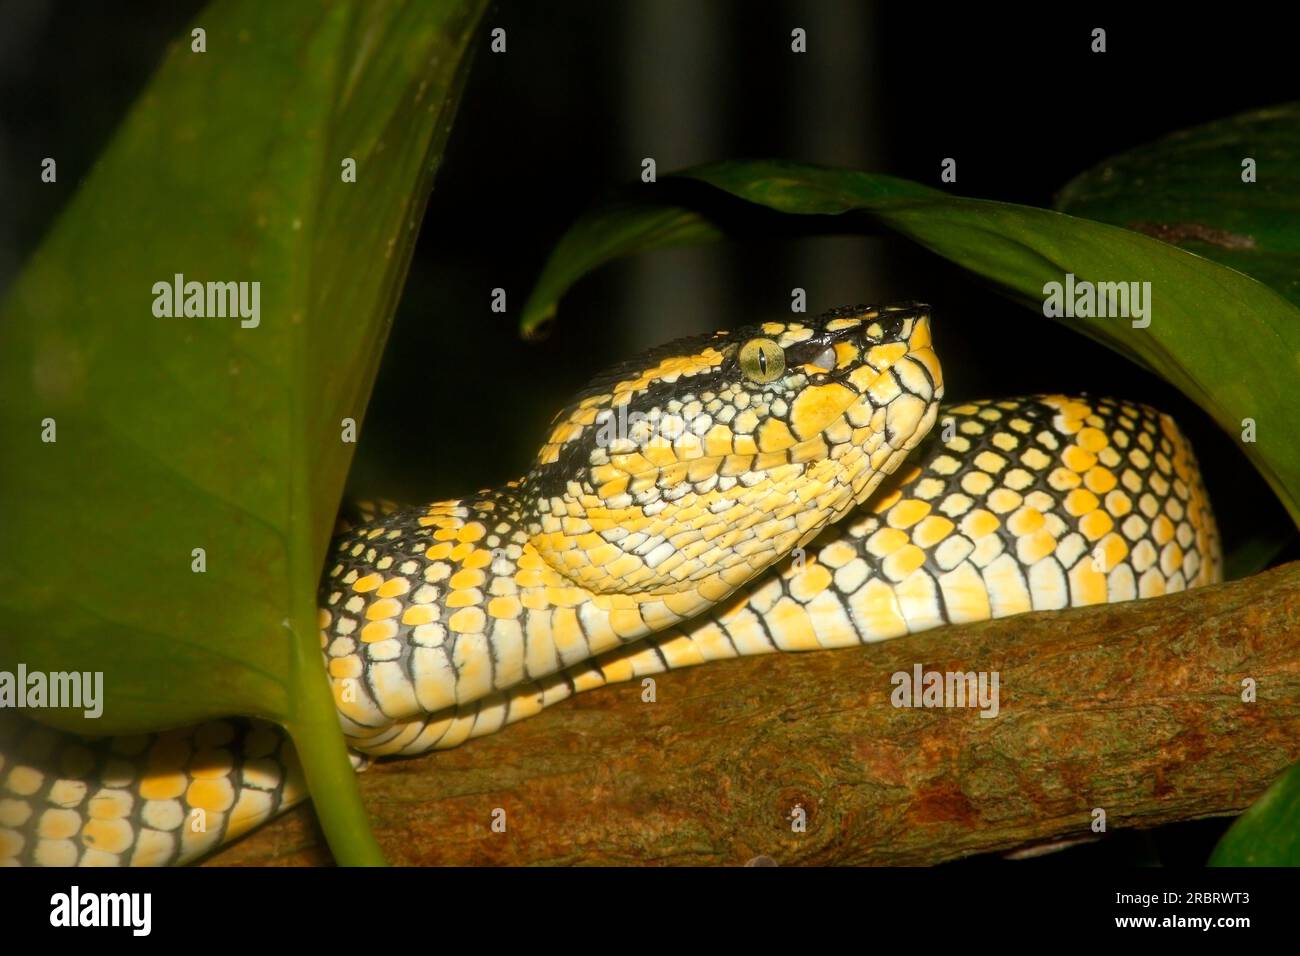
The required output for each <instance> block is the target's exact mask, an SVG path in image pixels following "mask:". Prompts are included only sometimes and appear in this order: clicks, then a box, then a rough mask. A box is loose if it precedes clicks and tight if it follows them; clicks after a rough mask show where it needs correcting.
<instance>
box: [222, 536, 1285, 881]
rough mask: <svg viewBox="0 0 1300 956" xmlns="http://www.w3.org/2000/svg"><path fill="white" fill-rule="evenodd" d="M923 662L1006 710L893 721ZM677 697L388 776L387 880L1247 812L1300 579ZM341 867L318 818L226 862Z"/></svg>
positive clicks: (1008, 625)
mask: <svg viewBox="0 0 1300 956" xmlns="http://www.w3.org/2000/svg"><path fill="white" fill-rule="evenodd" d="M915 664H921V665H922V666H923V668H924V669H925V670H937V671H972V670H973V671H997V672H999V677H1000V694H1001V700H1000V713H999V715H998V716H997V717H996V718H993V719H986V718H981V717H980V716H979V714H978V712H977V710H974V709H954V708H939V709H908V708H895V707H894V706H892V705H891V703H890V699H891V694H892V693H893V691H894V686H893V684H892V683H891V675H893V674H894V673H896V672H899V671H905V672H908V673H911V672H912V669H913V665H915ZM1247 677H1249V678H1253V679H1254V680H1255V682H1256V685H1257V688H1258V701H1257V702H1255V703H1245V702H1243V701H1242V681H1243V679H1244V678H1247ZM656 682H657V702H655V703H643V702H642V700H641V694H642V689H641V686H640V685H639V684H636V683H632V684H623V685H617V686H614V687H610V688H605V689H602V690H598V691H594V692H591V693H589V694H581V695H579V696H578V697H577V698H576V699H574V700H570V701H566V702H565V703H562V704H559V705H557V706H556V707H554V708H552V709H550V710H549V711H547V712H545V713H543V714H541V715H540V716H538V717H535V718H533V719H530V720H527V721H524V722H522V723H520V724H517V725H514V726H511V727H508V728H506V729H504V730H503V731H502V732H501V733H499V734H496V735H494V736H492V737H488V738H484V739H482V740H476V741H472V742H470V743H469V744H467V745H465V746H464V747H461V748H459V749H457V750H452V751H446V752H443V753H437V754H432V755H429V756H425V757H420V758H415V759H411V760H402V761H393V762H387V763H384V764H382V765H380V766H377V767H374V768H372V769H371V770H369V771H367V772H366V773H365V774H364V775H363V776H362V790H363V792H364V795H365V798H366V804H367V807H368V808H369V810H370V812H371V814H372V817H373V820H374V826H375V831H376V835H377V836H378V839H379V842H380V844H381V845H382V847H383V849H384V852H385V853H386V854H387V856H388V858H389V860H390V861H391V862H393V863H402V864H417V865H418V864H456V865H473V864H529V863H548V864H569V863H595V864H631V863H646V862H651V863H672V864H723V865H735V864H742V863H745V862H747V861H749V860H751V859H753V858H755V857H758V856H760V855H761V856H767V857H771V858H772V859H773V860H775V861H776V862H777V863H779V864H782V865H786V864H795V863H812V864H864V863H888V864H924V863H937V862H940V861H943V860H949V859H953V858H956V857H961V856H965V855H969V854H973V853H983V852H989V851H1004V850H1010V849H1014V848H1023V847H1026V846H1032V845H1035V844H1040V843H1044V842H1048V841H1057V840H1068V839H1073V838H1086V837H1090V836H1092V835H1093V834H1092V832H1091V830H1090V825H1091V823H1092V819H1093V810H1094V808H1101V809H1104V810H1105V811H1106V824H1107V829H1108V830H1109V831H1112V832H1113V831H1115V830H1117V829H1119V828H1121V827H1138V828H1141V827H1152V826H1156V825H1158V824H1162V823H1167V822H1171V821H1175V820H1188V819H1193V818H1198V817H1208V816H1216V815H1223V814H1232V813H1237V812H1239V811H1241V810H1242V809H1244V808H1245V807H1246V806H1248V805H1249V804H1250V802H1251V801H1252V800H1253V799H1254V798H1255V797H1256V796H1258V795H1259V794H1260V793H1261V792H1262V791H1263V790H1264V788H1265V787H1266V786H1267V785H1268V784H1269V783H1270V782H1271V781H1272V780H1273V779H1275V778H1276V777H1277V776H1278V775H1279V774H1280V773H1281V772H1282V771H1283V770H1284V769H1285V768H1286V767H1287V766H1288V765H1289V764H1290V763H1292V762H1293V761H1295V760H1296V759H1297V758H1298V757H1300V562H1298V563H1294V564H1290V565H1287V566H1285V567H1282V568H1278V569H1276V570H1273V571H1270V572H1266V573H1264V574H1260V575H1257V576H1255V577H1252V578H1248V579H1245V580H1242V581H1237V582H1233V583H1230V584H1226V585H1220V586H1217V587H1213V588H1204V589H1200V590H1197V591H1192V592H1189V593H1186V594H1180V595H1175V596H1171V597H1168V598H1161V599H1156V600H1151V601H1141V602H1137V603H1131V604H1122V605H1107V606H1100V607H1093V608H1082V609H1078V610H1072V611H1065V612H1052V613H1043V614H1032V615H1024V616H1019V617H1014V618H1008V619H1003V620H1000V621H988V622H983V623H980V624H975V625H971V626H967V627H962V628H949V629H945V630H943V631H932V632H928V633H925V634H919V635H915V636H913V637H908V638H902V639H899V640H894V641H888V642H885V643H881V644H875V645H871V646H869V647H865V648H851V649H848V650H842V651H828V652H818V653H812V654H773V655H771V656H767V657H760V658H749V659H743V660H737V661H729V662H722V663H717V664H709V665H707V666H704V667H696V668H691V669H688V670H684V671H677V672H673V673H669V674H663V675H660V676H659V677H657V678H656ZM796 804H797V805H801V806H802V808H803V809H804V810H805V811H806V813H807V830H806V832H804V833H795V832H792V830H791V820H790V813H791V810H792V809H793V808H794V807H795V806H796ZM496 808H503V809H504V810H505V811H506V823H507V829H506V832H504V833H496V832H493V830H492V828H491V823H492V814H493V811H494V809H496ZM328 860H329V857H328V852H327V851H326V850H325V849H324V844H323V841H322V840H321V838H320V837H319V835H318V832H317V831H316V829H315V825H314V822H313V818H312V816H311V811H310V809H309V808H299V809H298V810H296V811H294V812H292V813H290V814H288V815H286V816H285V817H284V818H282V819H280V820H278V821H276V822H275V823H273V824H271V825H269V826H267V827H264V828H263V829H262V830H260V831H257V832H255V833H253V834H252V835H250V836H249V837H247V838H246V839H244V840H243V841H241V842H239V843H237V844H235V845H234V846H232V847H230V848H228V849H227V850H225V851H223V852H222V853H220V854H218V855H217V856H216V857H215V858H214V859H213V860H212V861H211V862H213V863H217V864H265V863H273V864H274V863H287V864H305V863H324V862H328Z"/></svg>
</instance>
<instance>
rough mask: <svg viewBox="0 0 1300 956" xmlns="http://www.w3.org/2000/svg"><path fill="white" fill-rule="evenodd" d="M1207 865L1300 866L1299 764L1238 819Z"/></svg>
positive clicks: (1224, 836) (1215, 849)
mask: <svg viewBox="0 0 1300 956" xmlns="http://www.w3.org/2000/svg"><path fill="white" fill-rule="evenodd" d="M1210 865H1211V866H1298V865H1300V764H1296V765H1295V766H1293V767H1292V768H1291V769H1290V770H1288V771H1287V772H1286V773H1285V774H1284V775H1283V776H1282V779H1280V780H1278V781H1277V782H1276V783H1274V784H1273V786H1271V787H1269V788H1268V789H1267V790H1265V791H1264V795H1263V796H1262V797H1260V798H1259V799H1258V800H1256V801H1255V802H1254V803H1253V804H1252V805H1251V807H1250V809H1249V810H1247V811H1246V812H1245V813H1243V814H1242V815H1241V816H1240V817H1238V818H1237V821H1236V822H1235V823H1233V825H1232V827H1231V828H1230V829H1229V830H1228V832H1227V833H1225V834H1224V835H1223V839H1221V840H1220V841H1219V845H1218V846H1216V847H1215V848H1214V853H1213V854H1212V855H1211V857H1210Z"/></svg>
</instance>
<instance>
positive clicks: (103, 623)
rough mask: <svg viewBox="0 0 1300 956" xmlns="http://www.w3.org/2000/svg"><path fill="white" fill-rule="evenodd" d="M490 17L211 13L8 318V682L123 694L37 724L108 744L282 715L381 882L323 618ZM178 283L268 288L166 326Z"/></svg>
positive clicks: (4, 640)
mask: <svg viewBox="0 0 1300 956" xmlns="http://www.w3.org/2000/svg"><path fill="white" fill-rule="evenodd" d="M484 6H485V2H483V0H438V2H429V0H422V2H410V3H400V2H393V3H368V2H363V0H355V2H338V3H331V4H314V3H264V2H260V0H220V2H217V3H214V4H213V5H212V6H211V7H209V8H208V9H206V10H204V11H203V12H202V13H201V14H200V15H199V16H198V18H197V19H196V20H195V22H194V24H193V26H194V27H195V28H202V29H203V30H204V31H206V52H194V51H193V50H192V48H191V35H190V34H189V33H187V35H186V36H184V37H183V38H182V39H181V40H179V41H178V42H177V43H176V44H175V45H174V46H173V47H172V48H171V49H170V51H169V52H168V54H167V56H166V58H165V60H164V62H163V64H162V66H161V68H160V69H159V71H158V73H157V75H156V76H155V78H154V79H153V81H152V82H151V84H150V85H149V87H148V88H147V89H146V90H145V92H144V94H143V95H142V96H141V97H140V99H139V100H138V102H137V104H136V105H135V107H134V108H133V109H132V111H131V112H130V114H129V115H128V117H127V118H126V120H125V121H124V123H123V124H122V126H121V128H120V129H119V131H118V132H117V134H116V135H115V137H114V139H113V141H112V143H111V144H110V146H109V148H108V149H107V151H106V152H105V153H104V155H103V156H102V157H101V158H100V160H99V162H98V164H97V165H96V167H95V168H94V170H93V172H92V173H91V175H90V176H89V177H88V179H87V180H86V181H85V182H84V183H83V184H82V186H81V188H80V190H79V191H78V192H77V194H76V196H75V197H74V198H73V199H72V201H71V202H70V203H69V204H68V206H67V208H66V210H65V212H64V213H63V215H62V216H61V217H60V219H59V220H58V222H57V224H56V225H55V227H54V228H53V230H52V231H51V233H50V234H49V236H48V237H47V238H46V240H45V241H44V243H43V244H42V245H41V247H40V248H39V249H38V251H37V252H36V254H35V255H34V256H33V258H32V260H31V262H30V263H29V264H28V266H27V267H26V269H25V271H24V272H23V274H22V275H21V277H20V278H19V280H18V281H17V283H16V284H15V286H14V288H13V289H12V290H11V291H10V294H9V295H8V297H7V300H6V302H5V304H4V305H3V313H2V314H0V461H2V462H3V467H2V468H0V513H3V514H4V515H5V518H4V521H5V530H4V538H3V547H2V548H0V666H3V667H5V668H7V669H12V668H13V667H14V665H15V664H16V663H17V662H19V661H21V662H23V663H25V664H26V666H27V667H28V668H29V669H37V670H43V671H62V670H72V669H76V670H82V671H102V672H103V673H104V698H105V703H104V712H103V717H102V718H101V719H99V720H97V721H90V720H87V721H83V720H82V719H81V718H80V716H79V715H78V714H75V713H73V714H69V713H68V712H57V711H47V712H44V713H41V714H38V716H39V717H41V719H48V720H50V721H51V722H56V723H59V724H61V725H63V726H69V727H71V728H72V729H76V730H79V731H81V732H85V733H116V732H126V731H135V730H154V729H160V728H163V727H168V726H176V725H182V724H188V723H192V722H194V721H198V720H202V719H205V718H210V717H214V716H219V715H232V714H252V715H259V716H263V717H267V718H270V719H273V720H276V721H279V722H280V723H282V724H284V725H285V726H286V727H287V728H288V729H289V731H290V733H291V734H292V735H293V738H294V741H295V744H296V746H297V749H298V751H299V754H300V756H301V758H302V762H303V766H304V769H305V771H306V774H307V780H308V784H309V786H310V788H311V790H312V792H313V794H314V796H315V798H316V802H317V810H318V813H319V814H320V817H321V821H322V823H323V825H324V827H325V829H326V832H327V834H328V836H329V838H330V843H331V846H332V847H334V849H335V853H336V855H337V856H338V858H339V859H340V860H341V861H344V862H375V861H378V860H380V859H381V858H380V856H379V854H378V850H377V848H376V847H375V844H374V842H373V839H372V838H371V837H370V835H369V830H368V827H367V826H366V823H365V816H364V811H363V810H362V808H361V804H360V799H359V796H358V793H357V789H356V783H355V780H354V775H353V773H352V772H351V769H350V767H349V765H348V763H347V759H346V752H345V748H344V745H343V740H342V736H341V733H340V731H339V727H338V719H337V715H336V713H335V708H334V704H333V701H332V699H331V696H330V693H329V689H328V683H327V681H326V680H325V678H324V673H323V669H322V664H321V658H320V650H319V642H318V636H317V635H318V632H317V625H316V621H315V617H316V609H315V604H316V601H315V594H316V584H317V580H318V577H319V574H320V569H321V565H322V563H323V560H324V554H325V548H326V545H327V542H328V539H329V534H330V529H331V526H332V523H333V516H334V513H335V510H336V508H337V505H338V499H339V496H340V494H341V490H342V485H343V480H344V477H345V472H346V469H347V466H348V462H349V459H350V457H351V451H352V448H353V445H352V444H348V443H345V442H344V441H342V440H341V439H342V427H341V422H342V420H343V419H345V418H352V419H355V420H356V421H358V422H360V420H361V418H362V415H363V413H364V410H365V404H366V401H367V398H368V396H369V392H370V388H371V385H372V382H373V379H374V376H375V372H376V368H377V365H378V361H379V356H380V353H381V351H382V349H383V345H384V340H385V337H386V334H387V330H388V326H389V324H390V322H391V318H392V314H393V311H394V308H395V306H396V303H397V299H398V296H399V294H400V290H401V285H402V281H403V279H404V277H405V273H406V269H407V267H408V264H409V261H410V252H411V249H412V245H413V241H414V237H415V232H416V228H417V226H418V224H419V221H420V218H421V216H422V214H423V210H424V205H425V202H426V199H427V196H428V191H429V188H430V186H431V184H432V177H433V173H434V171H435V170H436V167H437V165H438V163H439V160H440V158H441V154H442V151H443V147H444V144H445V142H446V138H447V133H448V130H449V127H450V124H451V121H452V117H453V115H454V112H455V107H456V104H457V101H458V99H459V92H460V88H461V85H462V81H463V73H464V70H465V64H466V62H467V56H466V54H467V51H468V49H469V44H470V43H471V40H472V38H473V36H474V31H475V27H476V24H477V22H478V20H479V18H480V16H481V15H482V11H483V8H484ZM345 159H353V160H355V162H356V170H357V173H356V181H355V182H345V181H344V177H343V175H342V170H343V162H344V160H345ZM46 188H55V187H46ZM178 273H179V274H183V275H184V276H185V278H186V279H187V280H197V281H200V282H208V281H222V282H225V281H236V282H237V281H248V282H253V281H256V282H259V283H260V322H259V323H258V324H257V325H256V326H255V327H253V326H252V324H251V320H249V321H248V322H247V323H243V322H241V321H240V320H239V319H237V318H216V317H209V318H199V317H175V318H160V317H157V316H156V315H155V314H154V308H153V307H154V302H155V292H154V285H155V283H159V282H163V283H167V282H171V281H172V279H173V276H174V275H176V274H178ZM245 324H248V325H249V326H250V327H243V326H244V325H245ZM47 420H52V421H53V422H54V424H55V428H56V429H57V432H56V434H57V441H55V442H52V443H50V442H43V441H42V430H43V424H42V423H43V422H45V421H47ZM196 548H202V549H203V550H204V552H205V556H206V571H205V572H203V573H196V572H195V571H194V570H193V569H192V563H193V557H192V555H193V551H194V549H196Z"/></svg>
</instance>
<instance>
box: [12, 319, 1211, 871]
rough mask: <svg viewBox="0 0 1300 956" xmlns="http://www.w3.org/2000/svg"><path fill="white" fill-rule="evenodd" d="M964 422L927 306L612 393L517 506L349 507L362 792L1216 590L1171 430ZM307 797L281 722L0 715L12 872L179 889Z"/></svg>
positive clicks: (1047, 420) (355, 740)
mask: <svg viewBox="0 0 1300 956" xmlns="http://www.w3.org/2000/svg"><path fill="white" fill-rule="evenodd" d="M943 398H944V387H943V375H942V370H941V367H940V364H939V360H938V357H937V355H936V352H935V350H934V347H933V342H932V338H931V316H930V309H929V308H928V307H927V306H924V305H922V304H919V303H912V302H904V303H898V304H893V305H882V306H865V305H862V306H853V307H844V308H838V309H833V310H831V311H829V312H826V313H824V314H821V315H819V316H817V317H815V318H811V317H804V316H797V317H792V318H790V319H788V320H783V321H766V322H760V323H756V324H750V325H746V326H744V327H739V328H733V329H730V330H726V331H719V332H714V333H710V334H706V335H702V336H694V337H690V338H686V339H681V340H678V341H675V342H671V343H668V344H666V345H662V346H659V347H657V348H653V349H650V350H649V351H647V352H645V353H644V354H642V355H640V356H639V357H637V358H635V359H632V360H630V361H625V362H622V363H619V364H616V365H614V366H613V367H611V368H609V369H607V370H606V371H605V372H604V373H602V374H600V375H598V376H597V377H596V378H595V379H593V380H592V381H591V383H590V384H589V385H588V386H587V387H586V388H584V389H583V390H581V391H580V392H578V393H577V394H576V395H575V396H573V398H572V400H571V401H570V402H569V403H568V404H567V405H566V406H565V407H564V408H563V410H561V411H560V413H559V414H558V415H557V416H556V417H555V418H554V419H553V421H552V424H551V426H550V433H549V435H548V436H547V438H546V441H545V442H544V443H543V444H542V446H541V448H540V449H539V451H538V452H537V455H536V458H535V460H534V461H533V462H532V465H531V467H530V468H529V470H528V471H527V473H526V474H525V475H524V476H523V477H522V478H520V479H518V480H516V481H511V482H507V483H505V484H504V485H502V486H500V487H497V488H492V489H487V490H484V491H480V492H478V493H476V494H474V495H472V496H469V497H466V498H463V499H458V500H453V501H439V502H435V503H433V504H428V505H422V506H418V507H398V506H396V505H392V504H391V503H384V502H380V503H372V504H370V505H369V506H365V505H363V506H362V507H360V508H357V509H352V511H351V513H350V516H349V515H345V516H344V517H343V518H342V519H341V523H340V526H339V529H338V532H337V534H336V536H335V538H334V539H333V541H332V543H331V545H330V551H329V554H328V557H327V559H326V562H325V566H324V568H323V573H322V578H321V584H320V589H319V599H318V615H319V619H318V625H319V638H320V647H321V652H322V657H323V660H324V663H325V670H326V672H327V674H328V680H329V681H330V684H331V687H332V690H333V693H334V699H335V701H336V703H337V707H338V712H339V720H340V723H341V726H342V730H343V733H344V735H345V737H346V739H347V742H348V744H349V748H350V753H351V755H352V759H353V764H354V766H356V767H357V769H363V768H364V767H365V766H366V765H368V764H369V763H370V762H371V761H373V760H375V759H377V758H382V757H387V756H412V755H415V754H421V753H425V752H428V751H433V750H439V749H443V748H448V747H454V746H457V745H459V744H462V743H464V742H465V741H467V740H470V739H471V738H474V737H479V736H482V735H484V734H490V733H493V732H495V731H497V730H500V729H501V728H502V727H504V726H506V725H507V724H510V723H512V722H514V721H517V720H521V719H523V718H526V717H529V716H532V715H534V714H537V713H538V712H539V711H541V710H543V709H544V708H546V707H549V706H551V705H553V704H555V703H557V702H559V701H562V700H564V699H566V698H568V697H570V696H572V695H573V694H575V693H578V692H581V691H586V690H590V689H593V688H597V687H602V686H606V685H610V684H615V683H618V682H622V681H631V680H635V679H638V678H644V677H645V676H646V675H653V674H658V673H661V672H664V671H668V670H671V669H675V668H681V667H687V666H692V665H697V664H702V663H705V662H710V661H716V660H721V659H727V658H735V657H742V656H747V655H756V654H766V653H770V652H777V651H807V650H818V649H829V648H839V647H850V646H854V645H860V644H864V643H869V642H874V641H881V640H886V639H890V638H896V637H900V636H902V635H906V634H913V633H917V632H920V631H925V630H929V629H932V628H937V627H942V626H945V625H955V624H962V623H966V622H971V621H980V620H985V619H989V618H998V617H1005V616H1009V615H1014V614H1020V613H1024V612H1029V611H1045V610H1060V609H1063V608H1069V607H1079V606H1084V605H1092V604H1100V603H1106V602H1121V601H1129V600H1136V599H1143V598H1151V597H1157V596H1160V595H1163V594H1168V593H1173V592H1177V591H1181V590H1184V589H1186V588H1191V587H1196V586H1201V585H1205V584H1210V583H1213V582H1216V581H1219V580H1220V579H1221V576H1222V557H1221V551H1220V543H1219V534H1218V531H1217V528H1216V524H1215V520H1214V516H1213V513H1212V511H1211V507H1210V503H1209V499H1208V497H1207V495H1206V492H1205V487H1204V482H1203V479H1202V477H1201V474H1200V471H1199V469H1198V467H1197V464H1196V459H1195V456H1194V454H1193V452H1192V448H1191V446H1190V444H1189V443H1188V441H1187V440H1186V439H1185V437H1184V436H1183V434H1182V432H1181V431H1180V430H1179V428H1178V426H1177V425H1176V424H1175V422H1174V420H1173V419H1172V418H1171V417H1169V416H1168V415H1166V414H1163V413H1161V412H1159V411H1156V410H1154V409H1152V408H1150V407H1147V406H1145V405H1142V404H1138V403H1134V402H1128V401H1123V400H1118V399H1111V398H1094V397H1091V396H1089V395H1065V394H1044V395H1034V396H1029V397H1019V398H1003V399H987V400H976V401H969V402H964V403H961V404H944V403H943V401H942V400H943ZM307 798H308V793H307V789H306V786H305V783H304V777H303V773H302V769H301V766H300V765H299V763H298V760H297V757H296V754H295V752H294V749H293V745H292V743H291V742H290V740H289V738H288V736H287V734H286V733H285V732H284V731H283V730H282V729H281V728H279V727H278V726H277V725H275V724H272V723H269V722H265V721H261V720H257V719H252V718H245V717H231V718H229V719H219V720H212V721H208V722H206V723H203V724H201V725H198V726H191V727H183V728H177V729H172V730H166V731H163V732H160V733H154V734H137V735H129V736H104V737H98V738H90V737H79V736H75V735H71V734H67V733H64V732H61V731H56V730H53V729H50V728H48V727H46V726H43V725H42V724H40V723H38V722H36V721H34V720H32V719H30V718H28V717H26V716H25V715H18V714H17V713H16V712H15V711H12V710H10V711H6V712H4V713H3V714H0V862H4V863H7V864H19V865H55V866H69V865H87V866H92V865H165V864H177V863H186V862H190V861H194V860H197V859H199V858H201V857H203V856H204V855H205V854H208V853H210V852H211V851H213V850H214V849H216V848H217V847H219V846H221V845H223V844H225V843H228V842H230V841H231V840H234V839H236V838H238V837H239V836H241V835H243V834H245V833H247V832H249V831H250V830H252V829H253V828H255V827H257V826H259V825H261V824H262V823H264V822H265V821H267V820H269V819H270V818H272V817H274V816H275V815H277V814H278V813H280V812H281V811H283V810H285V809H287V808H288V807H291V806H293V805H295V804H297V803H299V802H302V801H304V800H306V799H307ZM198 822H201V823H202V826H199V825H197V823H198Z"/></svg>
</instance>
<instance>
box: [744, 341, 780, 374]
mask: <svg viewBox="0 0 1300 956" xmlns="http://www.w3.org/2000/svg"><path fill="white" fill-rule="evenodd" d="M738 361H739V362H740V370H741V371H742V372H744V373H745V378H747V379H749V380H750V381H751V382H758V383H759V384H760V385H766V384H767V383H768V382H774V381H776V380H777V379H778V378H780V377H781V374H782V373H783V372H785V352H784V351H782V349H781V346H779V345H777V344H776V343H775V342H773V341H772V340H771V339H750V340H749V341H748V342H746V343H745V344H744V345H742V346H741V347H740V356H739V358H738Z"/></svg>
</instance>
